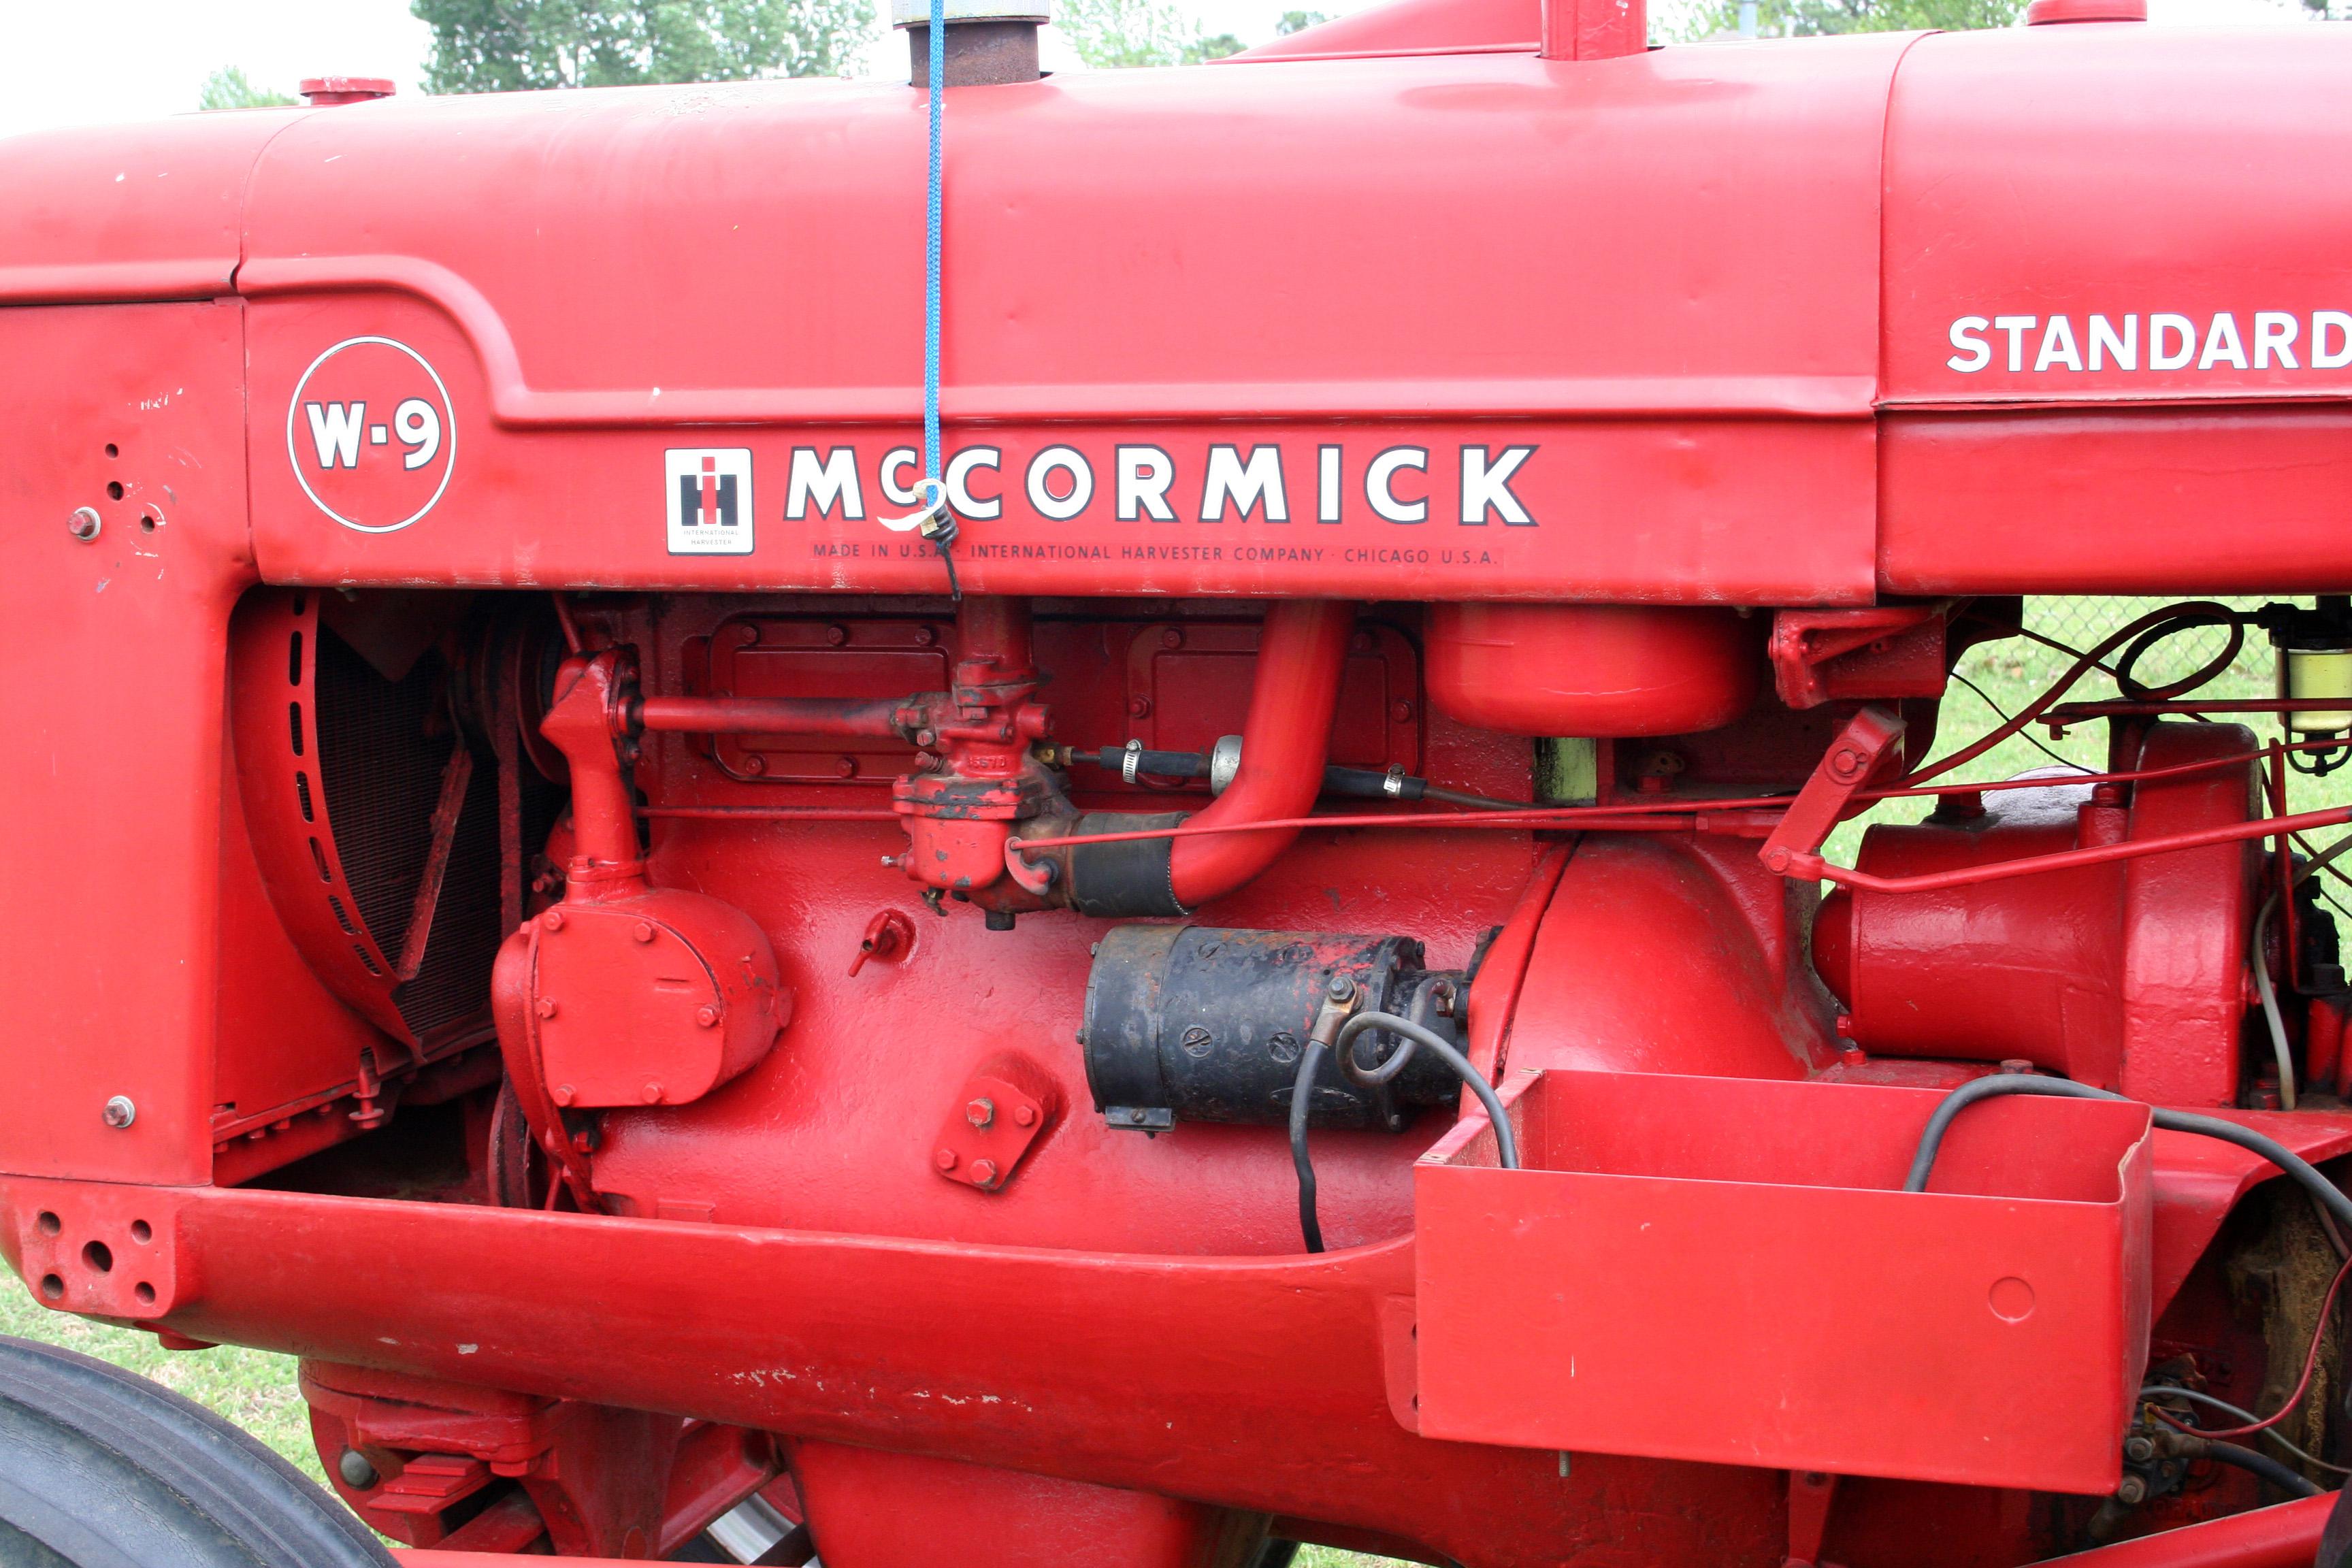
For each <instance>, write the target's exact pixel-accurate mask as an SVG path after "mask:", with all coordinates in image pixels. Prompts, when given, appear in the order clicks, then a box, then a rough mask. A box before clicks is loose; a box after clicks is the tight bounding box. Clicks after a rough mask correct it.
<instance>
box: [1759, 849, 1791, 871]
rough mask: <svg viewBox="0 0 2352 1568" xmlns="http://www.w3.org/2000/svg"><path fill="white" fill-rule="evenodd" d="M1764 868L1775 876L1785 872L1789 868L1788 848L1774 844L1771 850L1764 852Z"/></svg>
mask: <svg viewBox="0 0 2352 1568" xmlns="http://www.w3.org/2000/svg"><path fill="white" fill-rule="evenodd" d="M1764 868H1765V869H1766V870H1768V871H1770V872H1771V873H1772V874H1773V875H1775V876H1778V875H1780V873H1781V872H1783V871H1786V870H1787V869H1788V868H1789V850H1788V847H1787V846H1786V845H1781V844H1775V845H1774V846H1772V847H1771V848H1769V849H1768V850H1766V851H1765V852H1764Z"/></svg>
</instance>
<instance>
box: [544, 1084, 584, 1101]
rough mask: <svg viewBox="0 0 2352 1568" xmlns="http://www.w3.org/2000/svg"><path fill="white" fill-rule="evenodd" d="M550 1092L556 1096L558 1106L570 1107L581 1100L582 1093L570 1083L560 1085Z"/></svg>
mask: <svg viewBox="0 0 2352 1568" xmlns="http://www.w3.org/2000/svg"><path fill="white" fill-rule="evenodd" d="M550 1092H551V1093H552V1094H553V1095H554V1097H555V1103H556V1104H558V1105H569V1104H571V1103H572V1101H573V1100H577V1099H579V1098H580V1091H579V1090H578V1089H574V1088H572V1086H571V1085H570V1084H568V1083H559V1084H557V1085H556V1086H555V1088H554V1089H552V1090H551V1091H550Z"/></svg>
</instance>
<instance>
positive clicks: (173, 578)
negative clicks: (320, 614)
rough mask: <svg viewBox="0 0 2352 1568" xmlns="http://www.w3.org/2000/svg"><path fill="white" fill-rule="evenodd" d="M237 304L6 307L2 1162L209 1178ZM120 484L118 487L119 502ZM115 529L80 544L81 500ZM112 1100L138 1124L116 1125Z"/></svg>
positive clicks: (0, 569) (240, 487)
mask: <svg viewBox="0 0 2352 1568" xmlns="http://www.w3.org/2000/svg"><path fill="white" fill-rule="evenodd" d="M242 309H243V307H242V306H240V305H237V304H236V303H234V302H232V303H227V304H187V305H148V306H123V307H118V308H103V307H92V308H69V309H61V310H6V311H0V365H7V366H10V367H29V366H40V367H46V368H45V371H44V373H43V374H37V375H26V374H11V375H9V376H6V377H5V378H0V433H5V434H0V443H5V458H0V621H5V623H6V624H8V625H10V626H15V627H16V628H17V635H16V637H15V638H14V640H13V643H12V647H11V649H10V653H9V657H8V666H7V668H8V675H9V681H10V689H11V692H12V699H11V700H12V703H13V706H14V709H15V712H14V716H13V723H12V731H13V737H14V740H13V743H14V746H15V752H16V761H15V763H13V765H11V766H9V767H8V768H6V769H5V770H0V820H5V821H7V822H10V823H13V824H15V825H16V832H15V833H14V835H13V836H12V840H11V845H10V848H9V852H8V854H7V856H6V858H5V862H0V866H5V868H0V905H5V908H6V909H7V910H8V920H9V924H8V931H7V940H6V941H5V942H0V995H5V996H6V997H7V998H8V1039H9V1045H10V1048H9V1051H8V1072H9V1080H10V1092H9V1093H8V1094H7V1095H5V1097H0V1163H5V1165H6V1166H7V1167H8V1168H10V1169H12V1170H16V1171H26V1172H40V1173H54V1174H69V1175H77V1176H87V1177H91V1178H96V1179H102V1180H118V1181H156V1182H175V1181H176V1182H187V1181H202V1180H204V1179H205V1176H206V1173H207V1172H208V1171H209V1170H210V1168H211V1148H210V1142H211V1140H210V1134H209V1132H208V1131H207V1129H208V1124H209V1122H210V1120H211V1110H212V1100H211V1089H212V1058H213V1021H214V1005H215V998H214V981H215V974H216V973H217V969H216V964H217V963H218V955H217V953H216V952H215V940H216V934H217V931H218V921H219V909H218V901H219V886H218V884H219V869H220V859H221V851H220V847H219V838H220V825H221V781H222V776H223V773H224V771H225V766H226V762H225V755H224V740H225V731H226V719H225V717H224V714H223V695H224V690H225V677H224V670H223V664H224V647H225V643H226V626H227V621H228V612H229V606H230V605H231V603H232V602H233V601H234V599H235V597H236V593H237V591H238V589H239V588H241V587H242V586H243V585H244V584H246V583H247V581H249V580H250V576H251V565H250V562H249V559H248V556H247V536H246V530H245V473H244V444H243V439H242V436H243V432H242V429H241V425H242V420H243V413H244V408H243V404H242V402H241V400H240V399H239V397H238V395H237V386H238V376H239V358H240V348H241V337H240V331H239V317H240V314H241V312H242ZM110 487H119V489H120V493H119V494H118V493H115V492H114V490H113V489H110ZM79 507H89V508H90V509H92V510H94V511H95V512H96V513H97V514H98V515H99V517H100V531H99V534H98V536H97V537H96V538H95V539H94V540H91V541H89V542H83V541H81V540H79V539H77V538H76V537H75V536H74V535H73V534H72V533H70V532H69V531H68V521H69V519H70V518H71V515H72V514H73V512H74V511H75V510H76V509H77V508H79ZM117 1095H121V1096H123V1097H125V1098H127V1099H128V1100H130V1101H131V1104H132V1106H133V1107H134V1108H135V1111H136V1115H135V1118H134V1120H133V1121H132V1122H131V1125H130V1126H128V1127H125V1128H121V1129H117V1128H114V1127H110V1126H109V1125H108V1124H107V1122H106V1121H104V1120H103V1119H102V1117H101V1112H102V1110H103V1108H104V1107H105V1106H106V1104H107V1102H108V1100H110V1099H111V1098H113V1097H115V1096H117Z"/></svg>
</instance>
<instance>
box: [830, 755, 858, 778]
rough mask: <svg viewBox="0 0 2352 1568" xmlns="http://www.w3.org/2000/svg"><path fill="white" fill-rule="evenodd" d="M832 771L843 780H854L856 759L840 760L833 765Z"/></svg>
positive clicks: (845, 758) (844, 758)
mask: <svg viewBox="0 0 2352 1568" xmlns="http://www.w3.org/2000/svg"><path fill="white" fill-rule="evenodd" d="M833 771H834V772H835V773H839V774H840V775H841V776H842V777H843V778H845V779H854V778H856V776H857V759H856V757H843V758H840V759H838V760H837V761H835V763H834V764H833Z"/></svg>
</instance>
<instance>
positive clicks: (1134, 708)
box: [1127, 697, 1151, 719]
mask: <svg viewBox="0 0 2352 1568" xmlns="http://www.w3.org/2000/svg"><path fill="white" fill-rule="evenodd" d="M1127 713H1128V717H1129V718H1130V719H1149V718H1150V717H1151V699H1150V698H1149V697H1130V698H1129V699H1128V700H1127Z"/></svg>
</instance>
